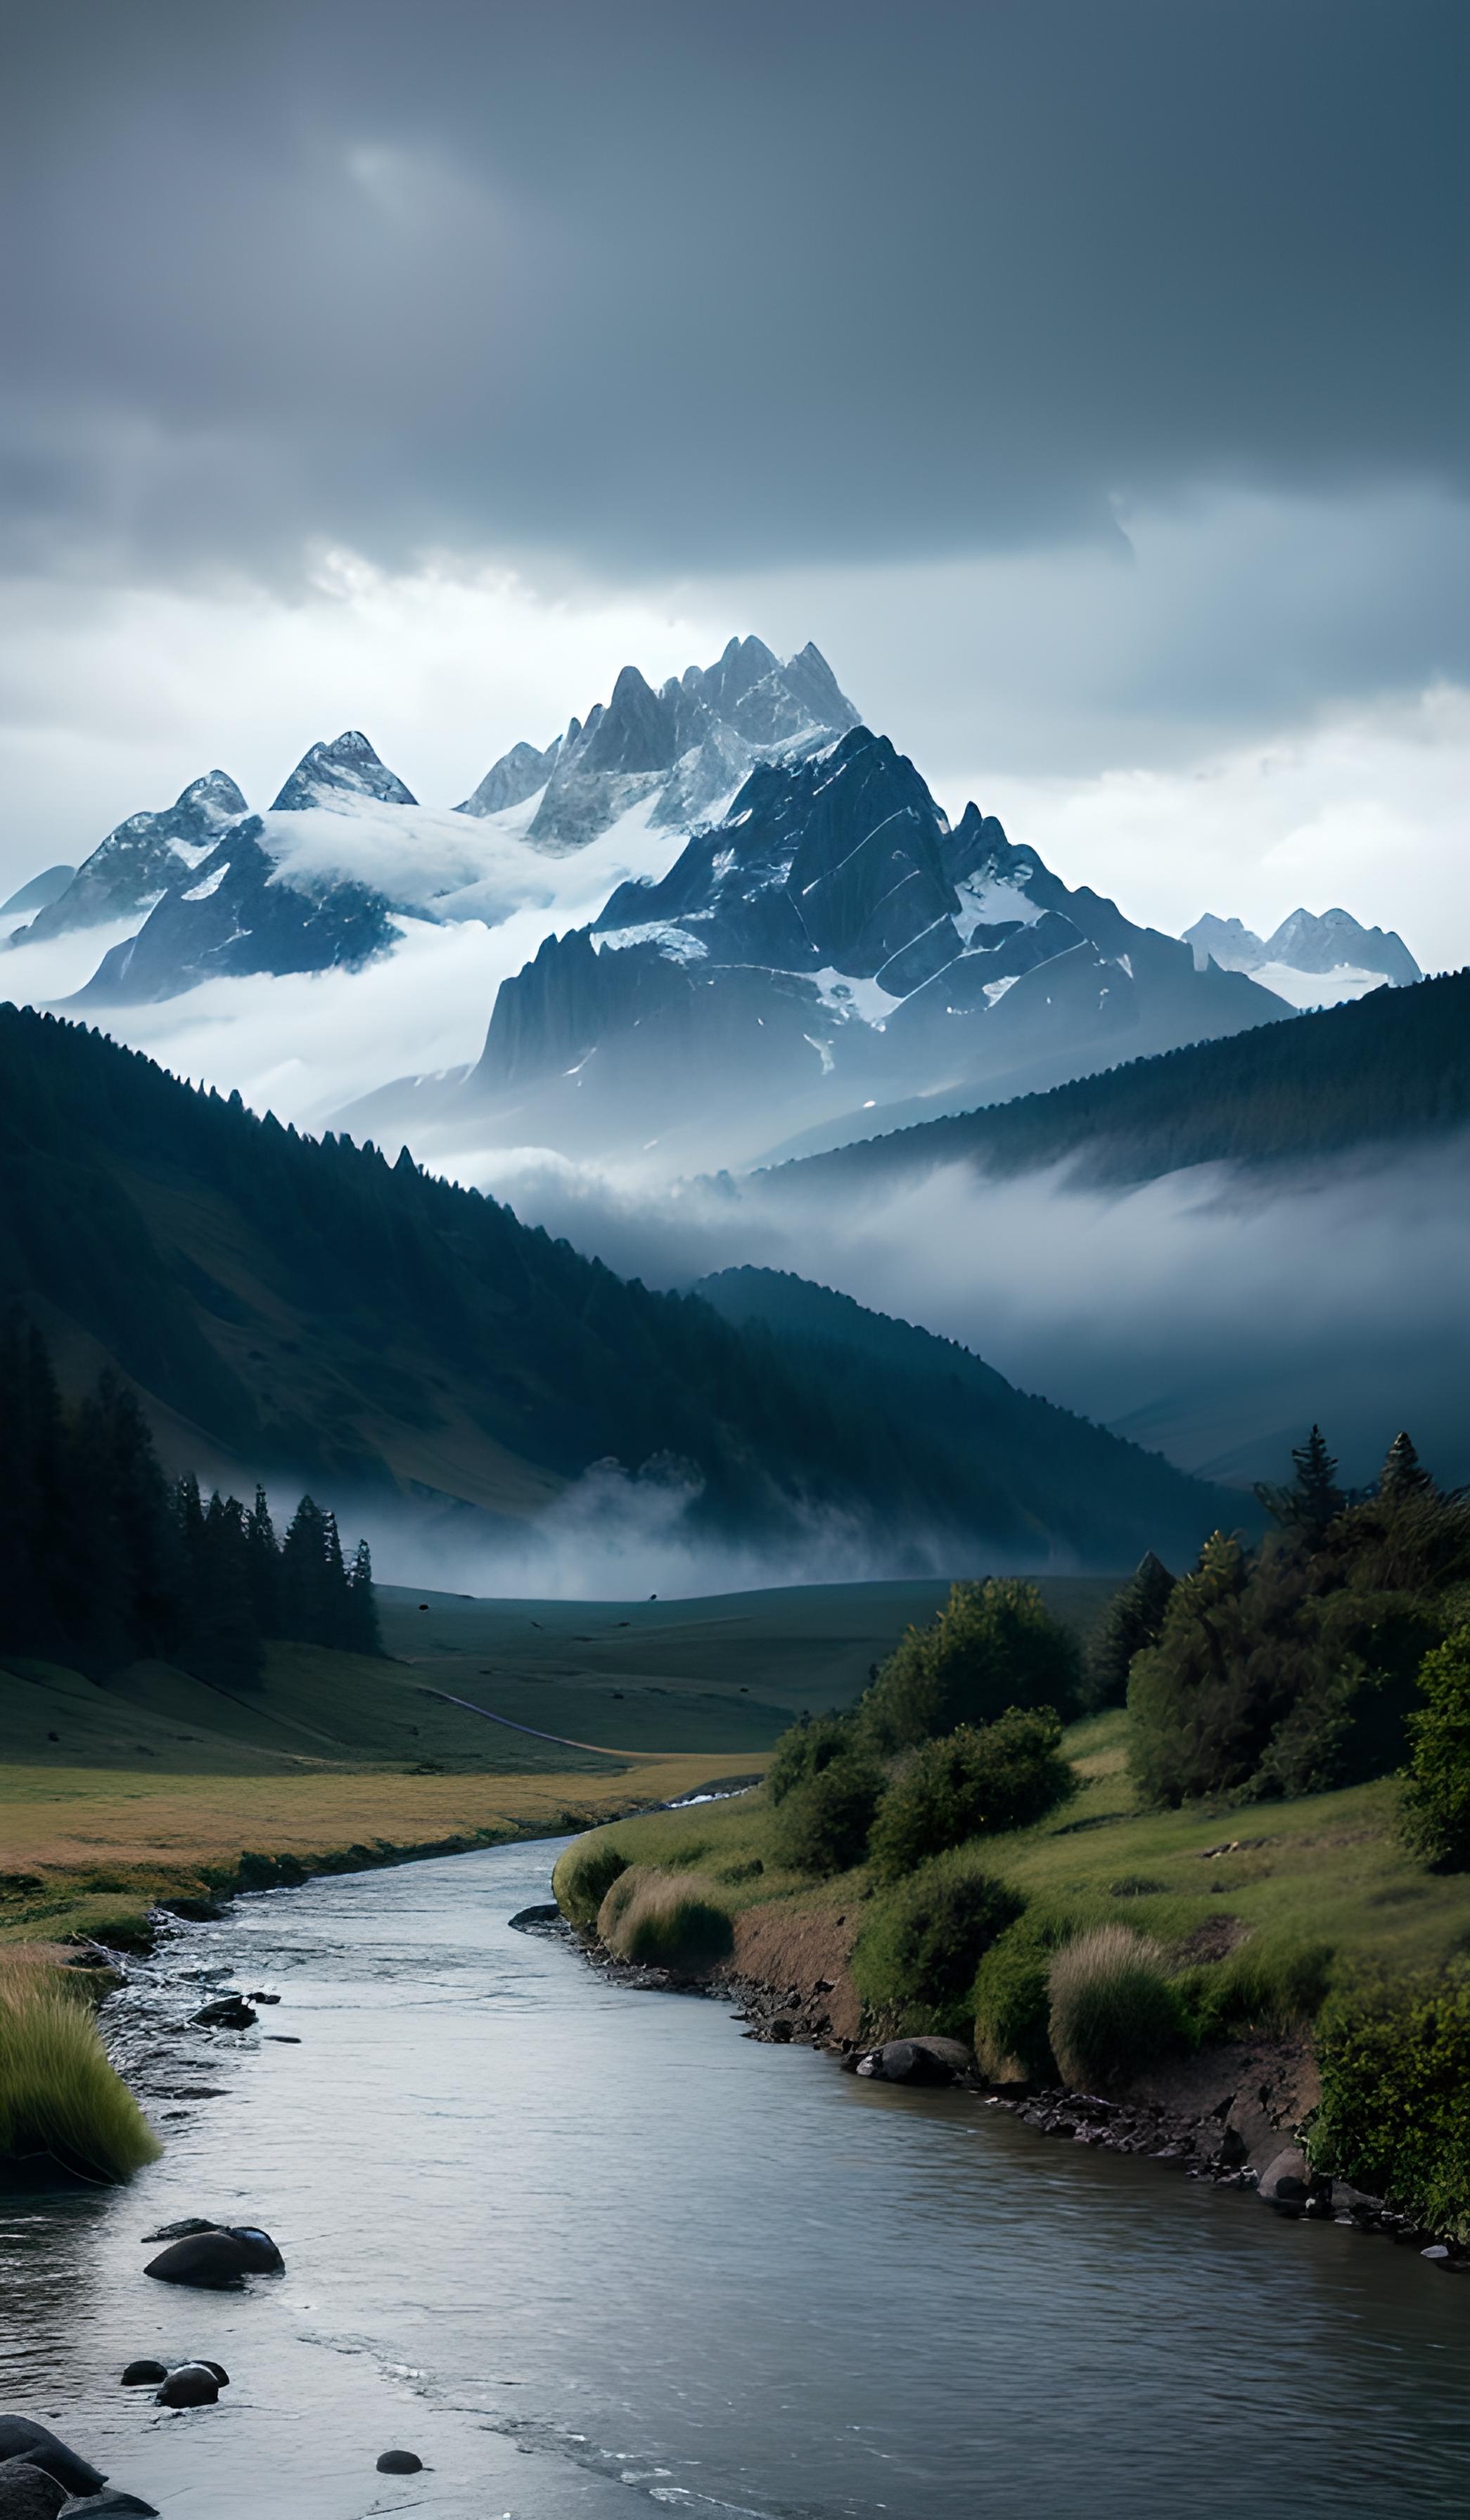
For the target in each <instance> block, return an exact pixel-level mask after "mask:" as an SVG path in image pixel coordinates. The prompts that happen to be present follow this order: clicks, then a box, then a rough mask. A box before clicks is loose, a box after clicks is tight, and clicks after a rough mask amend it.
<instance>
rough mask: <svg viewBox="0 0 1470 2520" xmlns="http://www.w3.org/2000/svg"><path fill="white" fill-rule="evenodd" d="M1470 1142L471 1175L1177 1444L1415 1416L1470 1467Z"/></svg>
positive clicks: (1233, 1468)
mask: <svg viewBox="0 0 1470 2520" xmlns="http://www.w3.org/2000/svg"><path fill="white" fill-rule="evenodd" d="M1467 1158H1470V1138H1466V1137H1458V1138H1455V1139H1451V1140H1441V1141H1440V1142H1438V1143H1437V1144H1435V1145H1432V1146H1428V1147H1424V1148H1416V1149H1414V1150H1413V1151H1411V1152H1408V1153H1405V1154H1402V1155H1395V1154H1393V1153H1392V1152H1390V1151H1384V1152H1382V1153H1380V1154H1378V1155H1377V1156H1375V1157H1374V1158H1373V1159H1371V1160H1368V1159H1362V1160H1357V1161H1355V1162H1354V1163H1353V1165H1352V1167H1351V1169H1348V1168H1345V1167H1344V1166H1343V1165H1342V1164H1341V1163H1338V1164H1332V1165H1329V1164H1322V1165H1320V1166H1317V1167H1313V1168H1309V1169H1307V1170H1304V1171H1299V1172H1297V1173H1294V1174H1291V1175H1287V1174H1284V1173H1281V1172H1276V1173H1272V1174H1263V1173H1262V1174H1242V1173H1238V1172H1235V1171H1233V1170H1232V1169H1231V1168H1230V1167H1228V1166H1224V1165H1207V1166H1200V1167H1197V1168H1195V1169H1193V1170H1190V1171H1187V1172H1181V1173H1175V1174H1172V1175H1170V1176H1168V1177H1166V1178H1165V1179H1164V1180H1161V1181H1157V1182H1150V1183H1146V1184H1144V1185H1142V1186H1140V1187H1139V1188H1137V1189H1133V1190H1128V1191H1123V1192H1104V1191H1098V1190H1095V1189H1087V1190H1081V1189H1078V1188H1075V1187H1073V1186H1072V1185H1071V1183H1070V1182H1069V1180H1068V1177H1067V1174H1066V1172H1065V1170H1059V1171H1052V1172H1049V1173H1044V1174H1034V1175H1030V1176H1028V1177H1026V1178H1024V1179H1022V1180H1019V1181H1010V1182H1003V1183H995V1182H990V1181H988V1180H986V1179H984V1178H982V1177H980V1176H979V1175H977V1174H976V1173H975V1172H973V1171H972V1170H971V1169H970V1168H969V1167H968V1166H965V1165H954V1166H950V1167H947V1168H945V1169H944V1170H942V1171H938V1172H936V1173H933V1174H931V1175H930V1176H929V1177H928V1178H927V1179H923V1180H919V1181H911V1182H902V1183H896V1184H895V1183H888V1184H883V1185H869V1184H866V1183H865V1184H864V1185H863V1186H862V1188H861V1190H860V1192H859V1191H858V1190H857V1189H856V1188H855V1187H853V1186H851V1185H840V1184H838V1183H837V1182H835V1181H832V1180H830V1179H828V1180H824V1179H822V1177H821V1176H816V1177H815V1178H814V1179H813V1182H812V1186H811V1190H810V1193H809V1195H802V1194H797V1195H793V1193H792V1192H791V1191H790V1190H789V1189H783V1190H782V1191H781V1192H780V1193H773V1192H772V1191H771V1190H770V1189H769V1188H767V1187H766V1186H765V1185H763V1184H762V1183H761V1181H760V1180H759V1179H758V1178H757V1179H755V1180H751V1181H746V1182H742V1183H740V1184H738V1185H734V1184H728V1183H725V1182H722V1181H715V1182H706V1183H696V1184H693V1185H684V1186H681V1187H680V1188H679V1189H677V1190H676V1191H673V1192H659V1191H650V1190H645V1189H642V1188H640V1187H638V1186H637V1185H630V1184H628V1183H626V1182H620V1181H617V1180H614V1179H610V1178H608V1177H606V1176H599V1175H597V1174H595V1173H593V1172H592V1171H591V1170H590V1169H589V1168H588V1167H585V1166H576V1165H572V1164H568V1163H565V1162H562V1161H559V1160H557V1159H555V1158H549V1157H545V1156H535V1155H523V1156H520V1157H502V1156H495V1157H492V1158H491V1157H482V1158H480V1159H479V1160H478V1161H475V1160H472V1159H468V1158H467V1159H466V1160H465V1161H464V1163H463V1164H462V1165H461V1166H460V1167H458V1169H459V1171H460V1176H461V1178H465V1179H473V1180H475V1181H476V1182H477V1183H478V1185H479V1186H480V1187H482V1188H483V1189H485V1190H487V1191H491V1192H493V1193H494V1194H495V1195H496V1196H497V1197H500V1198H503V1199H506V1200H508V1201H509V1203H510V1204H511V1205H512V1206H513V1207H514V1208H515V1210H516V1212H517V1214H518V1215H520V1216H522V1217H523V1218H525V1219H526V1220H527V1221H528V1222H529V1223H534V1224H540V1225H544V1226H545V1227H546V1229H547V1231H548V1232H550V1233H552V1234H560V1235H565V1236H566V1237H567V1238H568V1240H569V1241H571V1242H573V1243H574V1244H575V1246H576V1247H577V1248H578V1249H579V1250H583V1251H588V1252H593V1253H595V1254H596V1255H597V1256H598V1257H599V1258H601V1259H603V1260H605V1261H606V1262H607V1264H608V1266H609V1267H610V1268H613V1269H616V1270H618V1271H619V1272H620V1275H623V1276H626V1277H641V1278H642V1279H644V1280H645V1282H646V1283H649V1284H650V1285H657V1286H673V1285H687V1284H688V1283H690V1282H691V1281H693V1280H694V1279H696V1278H699V1277H701V1276H702V1275H704V1274H705V1273H706V1272H708V1271H712V1270H716V1269H721V1268H728V1267H731V1266H733V1265H736V1264H738V1263H742V1262H748V1263H756V1264H758V1265H761V1266H765V1267H769V1268H776V1269H789V1270H793V1271H796V1272H799V1273H800V1274H801V1275H802V1276H804V1277H807V1278H814V1279H816V1280H818V1281H819V1282H820V1283H823V1284H825V1285H829V1286H835V1287H838V1288H840V1289H841V1290H842V1291H843V1292H844V1293H846V1294H849V1295H852V1296H854V1297H855V1298H856V1299H857V1301H858V1302H860V1303H863V1304H867V1305H870V1306H871V1307H872V1308H873V1309H874V1310H877V1311H881V1312H887V1313H892V1314H896V1315H899V1316H901V1317H902V1318H904V1319H906V1320H908V1321H912V1322H917V1323H921V1324H922V1325H923V1326H924V1327H925V1328H928V1329H932V1330H936V1331H940V1332H942V1333H943V1334H944V1335H945V1336H946V1337H950V1338H954V1339H958V1340H960V1341H961V1342H962V1343H963V1344H964V1345H965V1346H966V1347H969V1348H972V1349H974V1350H975V1351H976V1353H977V1354H979V1355H981V1356H983V1357H984V1358H985V1359H986V1360H987V1362H988V1364H990V1365H993V1366H995V1367H996V1368H997V1369H998V1371H999V1372H1000V1373H1004V1374H1006V1375H1007V1376H1008V1377H1009V1379H1010V1380H1011V1381H1013V1382H1015V1383H1018V1384H1019V1385H1021V1387H1022V1388H1023V1389H1026V1390H1029V1391H1037V1392H1040V1393H1042V1394H1044V1396H1045V1397H1046V1398H1047V1399H1049V1400H1054V1401H1057V1402H1059V1403H1061V1404H1063V1405H1064V1406H1066V1407H1068V1408H1071V1409H1076V1410H1078V1411H1080V1412H1081V1413H1082V1414H1084V1415H1085V1416H1087V1417H1090V1418H1098V1419H1100V1420H1101V1421H1102V1422H1103V1423H1105V1424H1108V1425H1112V1426H1115V1427H1117V1428H1118V1429H1119V1431H1120V1432H1123V1433H1125V1434H1128V1435H1131V1436H1132V1437H1134V1438H1135V1440H1137V1441H1138V1442H1140V1443H1144V1444H1147V1445H1149V1446H1150V1447H1151V1448H1152V1449H1154V1450H1157V1451H1161V1452H1165V1453H1167V1454H1168V1455H1169V1456H1170V1458H1171V1460H1173V1461H1176V1462H1177V1463H1180V1464H1181V1466H1183V1467H1185V1468H1187V1469H1191V1470H1196V1471H1200V1472H1203V1473H1208V1474H1209V1475H1211V1476H1213V1477H1217V1478H1225V1479H1230V1480H1250V1479H1252V1478H1257V1477H1262V1476H1271V1475H1275V1474H1276V1473H1278V1472H1279V1471H1280V1470H1281V1469H1282V1467H1283V1464H1284V1462H1285V1455H1286V1451H1287V1449H1288V1447H1289V1446H1290V1445H1291V1444H1293V1443H1299V1442H1300V1441H1301V1439H1302V1436H1303V1435H1304V1434H1305V1432H1306V1430H1307V1428H1308V1426H1309V1424H1310V1423H1311V1421H1312V1420H1313V1419H1319V1420H1320V1422H1321V1424H1322V1426H1323V1428H1324V1430H1325V1432H1326V1433H1327V1436H1328V1438H1329V1441H1330V1442H1331V1443H1332V1445H1333V1447H1334V1449H1335V1450H1336V1451H1337V1452H1338V1453H1339V1455H1340V1456H1341V1459H1342V1463H1343V1470H1344V1474H1345V1476H1347V1477H1348V1478H1350V1479H1352V1480H1354V1481H1361V1480H1365V1479H1367V1478H1369V1477H1371V1476H1372V1474H1373V1472H1374V1471H1375V1470H1376V1468H1377V1466H1378V1464H1379V1463H1380V1462H1381V1460H1382V1458H1383V1455H1384V1453H1385V1451H1386V1450H1387V1447H1388V1445H1389V1443H1390V1441H1391V1440H1392V1438H1393V1436H1394V1435H1395V1434H1396V1433H1397V1431H1398V1429H1399V1427H1400V1426H1401V1425H1404V1424H1406V1425H1407V1426H1408V1428H1409V1431H1410V1432H1411V1434H1412V1435H1413V1437H1414V1439H1415V1441H1416V1443H1417V1444H1418V1446H1419V1449H1420V1452H1421V1454H1422V1455H1423V1457H1424V1459H1425V1461H1426V1462H1427V1463H1429V1464H1430V1466H1431V1467H1432V1468H1433V1469H1434V1470H1435V1471H1436V1473H1437V1474H1438V1475H1439V1476H1440V1477H1441V1478H1442V1479H1443V1480H1446V1481H1449V1482H1459V1481H1462V1480H1465V1479H1470V1422H1467V1421H1470V1412H1467V1410H1466V1407H1465V1395H1466V1393H1467V1392H1470V1303H1467V1300H1466V1288H1467V1267H1466V1261H1467V1254H1470V1160H1467Z"/></svg>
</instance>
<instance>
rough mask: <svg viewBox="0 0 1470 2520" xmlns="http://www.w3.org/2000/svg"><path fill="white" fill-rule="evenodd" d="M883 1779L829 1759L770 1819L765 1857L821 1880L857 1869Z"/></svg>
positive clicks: (851, 1761)
mask: <svg viewBox="0 0 1470 2520" xmlns="http://www.w3.org/2000/svg"><path fill="white" fill-rule="evenodd" d="M882 1789H883V1778H882V1776H881V1775H880V1773H879V1771H878V1769H877V1768H876V1767H874V1766H872V1765H870V1764H869V1762H868V1761H867V1760H865V1759H858V1758H852V1757H848V1758H842V1759H834V1760H833V1761H832V1763H831V1765H830V1766H829V1767H825V1768H821V1769H818V1770H817V1772H816V1773H815V1775H813V1776H809V1777H808V1778H806V1780H805V1782H804V1784H800V1785H796V1786H793V1788H792V1789H791V1791H790V1792H789V1793H788V1794H787V1796H786V1798H785V1800H784V1802H782V1804H781V1805H780V1807H779V1809H778V1810H776V1811H775V1812H773V1813H772V1815H771V1835H770V1843H771V1852H772V1854H773V1855H774V1857H775V1859H776V1862H777V1863H778V1864H780V1865H784V1866H785V1868H787V1870H788V1871H791V1872H814V1873H817V1874H818V1875H819V1876H820V1877H821V1878H822V1879H823V1880H826V1879H827V1878H828V1877H829V1876H830V1875H831V1874H832V1873H834V1872H847V1871H849V1870H850V1868H851V1867H852V1866H853V1865H854V1864H860V1863H861V1862H862V1859H863V1856H864V1855H865V1854H866V1852H867V1843H868V1830H869V1828H870V1827H871V1826H872V1822H873V1814H874V1812H875V1811H876V1810H877V1808H878V1797H879V1794H880V1793H881V1792H882Z"/></svg>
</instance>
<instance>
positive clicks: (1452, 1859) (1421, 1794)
mask: <svg viewBox="0 0 1470 2520" xmlns="http://www.w3.org/2000/svg"><path fill="white" fill-rule="evenodd" d="M1419 1693H1420V1695H1421V1697H1422V1699H1423V1701H1424V1703H1423V1705H1422V1707H1421V1708H1420V1710H1419V1712H1418V1713H1417V1714H1415V1715H1411V1716H1410V1717H1409V1719H1408V1734H1409V1741H1410V1745H1411V1747H1410V1752H1409V1763H1408V1775H1407V1778H1406V1781H1405V1783H1404V1788H1403V1833H1404V1836H1405V1837H1406V1838H1407V1840H1408V1842H1409V1844H1410V1846H1411V1847H1413V1849H1414V1851H1415V1853H1416V1854H1418V1855H1421V1856H1422V1857H1423V1858H1424V1861H1425V1863H1426V1864H1433V1865H1436V1866H1439V1867H1440V1868H1443V1869H1444V1870H1446V1871H1461V1870H1463V1869H1464V1868H1465V1867H1466V1866H1467V1865H1470V1627H1463V1628H1456V1630H1455V1632H1454V1634H1453V1635H1452V1636H1450V1637H1447V1638H1446V1640H1445V1643H1443V1644H1442V1645H1440V1646H1438V1647H1437V1648H1436V1650H1435V1651H1434V1652H1433V1653H1431V1654H1426V1655H1425V1657H1424V1662H1423V1664H1422V1666H1421V1668H1420V1672H1419Z"/></svg>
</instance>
